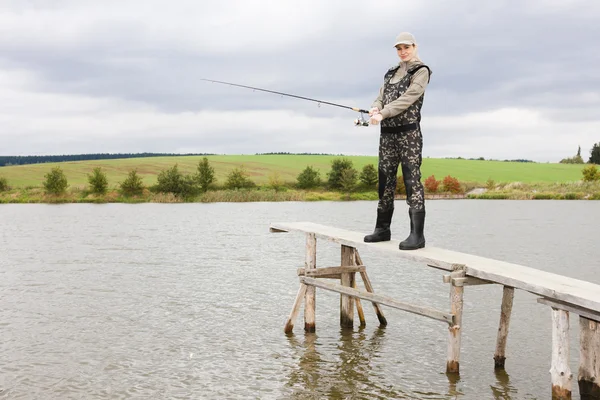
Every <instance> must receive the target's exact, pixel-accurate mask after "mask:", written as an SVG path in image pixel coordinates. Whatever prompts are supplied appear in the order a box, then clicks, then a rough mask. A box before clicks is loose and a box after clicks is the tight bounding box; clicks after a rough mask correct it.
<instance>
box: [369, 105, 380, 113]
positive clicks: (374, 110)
mask: <svg viewBox="0 0 600 400" xmlns="http://www.w3.org/2000/svg"><path fill="white" fill-rule="evenodd" d="M374 114H379V107H373V108H371V109H370V110H369V115H374Z"/></svg>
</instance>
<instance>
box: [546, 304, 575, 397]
mask: <svg viewBox="0 0 600 400" xmlns="http://www.w3.org/2000/svg"><path fill="white" fill-rule="evenodd" d="M550 375H551V378H552V400H570V399H571V385H572V382H571V381H572V378H573V374H571V369H570V368H569V312H568V311H565V310H560V309H557V308H554V307H552V366H551V368H550Z"/></svg>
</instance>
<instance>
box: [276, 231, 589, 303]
mask: <svg viewBox="0 0 600 400" xmlns="http://www.w3.org/2000/svg"><path fill="white" fill-rule="evenodd" d="M271 227H272V228H274V229H279V230H283V231H299V232H314V233H315V235H316V236H317V237H319V238H323V239H326V240H328V241H332V242H335V243H339V244H343V245H346V246H351V247H354V248H358V249H361V248H369V249H374V250H379V251H384V252H386V253H387V254H388V255H390V256H392V257H397V258H402V259H410V260H414V261H418V262H423V263H425V264H427V265H429V266H434V267H435V268H439V269H444V270H447V271H452V266H453V265H455V264H463V265H466V266H467V269H466V274H467V276H469V277H471V276H472V277H475V278H480V279H483V280H487V281H491V282H495V283H498V284H502V285H504V286H509V287H513V288H515V289H520V290H525V291H528V292H531V293H534V294H538V295H540V296H543V297H547V298H552V299H556V300H561V301H565V302H568V303H571V304H574V305H578V306H580V307H585V308H588V309H591V310H596V311H600V285H597V284H593V283H590V282H585V281H582V280H578V279H573V278H568V277H565V276H561V275H558V274H553V273H550V272H545V271H540V270H536V269H534V268H529V267H526V266H523V265H517V264H512V263H508V262H504V261H498V260H493V259H489V258H484V257H479V256H475V255H471V254H465V253H460V252H455V251H450V250H444V249H440V248H436V247H433V246H426V247H424V248H422V249H418V250H413V251H398V244H399V241H398V240H390V241H386V242H377V243H366V242H364V240H363V238H364V232H354V231H348V230H345V229H339V228H334V227H329V226H325V225H320V224H315V223H312V222H292V223H273V224H271Z"/></svg>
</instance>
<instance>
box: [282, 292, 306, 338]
mask: <svg viewBox="0 0 600 400" xmlns="http://www.w3.org/2000/svg"><path fill="white" fill-rule="evenodd" d="M306 289H307V286H306V285H303V284H300V288H299V289H298V294H297V295H296V300H295V301H294V305H293V307H292V312H291V313H290V316H289V318H288V320H287V322H286V323H285V328H284V329H283V331H284V332H285V333H292V331H293V330H294V324H295V323H296V318H297V317H298V313H299V312H300V306H301V305H302V300H303V299H304V296H305V295H306Z"/></svg>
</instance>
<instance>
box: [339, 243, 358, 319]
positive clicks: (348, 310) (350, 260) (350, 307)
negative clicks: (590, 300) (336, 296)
mask: <svg viewBox="0 0 600 400" xmlns="http://www.w3.org/2000/svg"><path fill="white" fill-rule="evenodd" d="M354 260H355V256H354V248H353V247H350V246H345V245H342V257H341V265H342V267H343V266H350V265H354ZM355 275H356V274H355V273H354V272H342V274H341V285H342V286H347V287H350V288H351V287H354V286H355V280H356V277H355ZM340 325H341V326H342V328H353V327H354V299H353V298H352V297H350V296H348V295H345V294H341V295H340Z"/></svg>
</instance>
